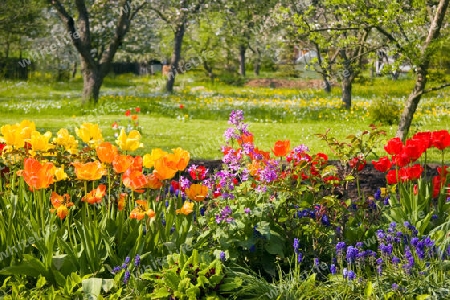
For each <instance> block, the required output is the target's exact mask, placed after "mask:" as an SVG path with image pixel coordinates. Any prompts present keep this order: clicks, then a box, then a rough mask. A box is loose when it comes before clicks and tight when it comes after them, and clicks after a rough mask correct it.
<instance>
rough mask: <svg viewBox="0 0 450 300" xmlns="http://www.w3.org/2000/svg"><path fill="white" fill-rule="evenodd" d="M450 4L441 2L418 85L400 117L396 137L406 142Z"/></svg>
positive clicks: (422, 54) (423, 50)
mask: <svg viewBox="0 0 450 300" xmlns="http://www.w3.org/2000/svg"><path fill="white" fill-rule="evenodd" d="M449 3H450V0H440V1H439V4H438V6H437V8H436V12H435V15H434V18H433V21H432V23H431V25H430V29H429V31H428V35H427V38H426V40H425V42H424V44H423V45H422V48H421V51H420V59H419V61H420V64H419V66H418V68H417V79H416V84H415V85H414V89H413V91H412V92H411V94H410V95H409V97H408V100H407V101H406V104H405V108H404V109H403V112H402V114H401V116H400V121H399V124H398V128H397V133H396V136H397V137H399V138H400V139H402V140H405V139H406V137H407V136H408V133H409V128H410V127H411V123H412V120H413V117H414V113H415V112H416V109H417V106H418V105H419V102H420V99H421V98H422V95H423V93H424V91H425V86H426V83H427V74H428V68H429V66H430V59H431V53H430V52H431V51H432V50H430V47H431V43H432V42H433V41H434V40H436V39H437V38H438V37H439V34H440V31H441V27H442V24H443V22H444V17H445V13H446V11H447V8H448V5H449Z"/></svg>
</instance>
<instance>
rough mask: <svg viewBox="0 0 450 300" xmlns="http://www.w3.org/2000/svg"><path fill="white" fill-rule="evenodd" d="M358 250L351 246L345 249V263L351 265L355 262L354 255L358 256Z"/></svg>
mask: <svg viewBox="0 0 450 300" xmlns="http://www.w3.org/2000/svg"><path fill="white" fill-rule="evenodd" d="M358 252H359V251H358V249H357V248H355V247H353V246H348V247H347V256H346V257H347V262H349V263H352V262H354V261H355V258H356V255H357V254H358Z"/></svg>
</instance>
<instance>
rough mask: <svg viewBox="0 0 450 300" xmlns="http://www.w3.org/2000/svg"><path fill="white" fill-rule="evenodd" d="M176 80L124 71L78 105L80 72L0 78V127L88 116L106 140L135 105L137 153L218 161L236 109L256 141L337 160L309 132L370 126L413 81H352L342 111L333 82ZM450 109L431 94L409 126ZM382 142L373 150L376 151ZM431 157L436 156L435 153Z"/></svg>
mask: <svg viewBox="0 0 450 300" xmlns="http://www.w3.org/2000/svg"><path fill="white" fill-rule="evenodd" d="M177 80H178V84H179V86H178V91H177V93H176V94H174V95H167V94H164V93H162V92H160V88H161V87H162V84H163V83H164V82H163V81H162V80H160V79H155V78H150V77H135V76H128V75H127V76H117V77H114V78H107V79H106V80H105V84H104V86H103V87H102V90H101V92H102V97H101V99H100V103H99V106H98V107H96V108H95V109H92V108H90V107H83V106H81V102H80V101H79V99H80V95H81V88H82V81H81V79H80V78H77V79H75V80H73V81H72V82H70V83H52V82H45V81H43V82H38V81H29V82H13V81H5V82H2V83H0V125H4V124H7V123H16V122H19V121H20V120H22V119H30V120H33V121H34V122H35V123H36V125H37V127H38V128H39V129H40V130H50V131H52V132H53V133H54V134H55V133H56V131H57V130H58V129H59V128H62V127H66V128H68V129H69V130H70V131H71V132H72V134H74V128H75V127H76V126H79V125H80V124H82V123H83V122H93V123H99V124H100V126H101V128H102V130H103V133H104V136H105V137H106V139H108V140H110V141H112V140H114V136H113V135H114V132H113V130H112V129H111V124H112V123H113V122H115V121H117V122H119V123H121V124H126V122H127V118H126V117H125V116H124V112H125V110H127V109H133V108H135V107H140V108H141V113H140V115H139V121H140V126H141V127H142V128H143V130H142V133H143V143H144V146H145V148H144V149H141V150H139V154H144V153H147V152H149V151H150V150H151V149H152V148H156V147H160V148H163V149H166V150H168V149H171V148H174V147H178V146H181V147H183V148H185V149H187V150H188V151H190V152H191V154H192V156H193V157H194V158H199V159H200V158H201V159H218V158H220V156H221V154H220V146H221V145H222V144H223V142H224V140H223V132H224V130H225V129H226V128H227V126H228V124H227V119H228V115H229V113H230V112H231V111H232V110H234V109H242V110H243V111H244V112H245V116H246V121H247V122H249V123H250V130H251V131H252V132H253V133H254V136H255V143H256V144H257V146H258V147H260V148H262V149H264V150H269V149H270V148H271V147H272V146H273V144H274V142H275V141H277V140H279V139H289V140H291V145H292V146H295V145H298V144H302V143H303V144H306V145H307V146H308V147H310V149H311V151H312V152H319V151H321V152H325V153H327V154H328V155H330V157H331V158H335V157H333V155H332V154H331V153H330V151H329V150H328V148H327V146H326V144H325V143H324V142H323V141H320V140H319V139H318V138H317V137H316V136H315V134H318V133H325V132H326V131H327V130H328V129H331V130H332V131H331V134H332V135H333V136H335V137H336V138H338V139H339V140H343V139H344V138H345V137H346V136H348V135H349V134H354V133H357V132H361V131H363V130H366V129H368V128H369V127H368V126H369V125H370V124H371V123H372V122H373V121H374V120H373V115H371V107H372V106H373V105H374V103H375V102H376V101H378V100H379V99H386V98H388V99H389V101H392V102H393V103H398V104H399V105H400V106H402V105H403V102H404V99H405V97H406V96H407V94H408V93H409V91H410V87H411V85H412V83H413V82H412V80H411V79H403V80H398V81H392V80H390V79H387V78H376V79H374V80H366V81H364V82H360V83H356V84H355V87H354V89H353V90H354V93H353V107H352V110H350V111H346V110H343V109H341V100H340V91H339V88H337V87H335V88H333V91H332V93H331V94H330V95H328V94H325V93H324V92H323V91H320V90H314V89H310V90H295V89H271V88H248V87H245V86H244V87H229V86H225V85H223V84H220V83H218V84H214V85H213V84H211V83H201V82H196V81H195V80H193V78H191V77H189V76H187V75H183V76H180V77H179V78H177ZM180 105H182V106H180ZM181 107H182V108H181ZM449 115H450V98H449V95H448V92H445V91H443V92H442V91H441V92H440V93H439V94H438V93H435V94H430V95H429V97H428V98H425V99H423V100H422V102H421V104H420V105H419V109H418V111H417V113H416V115H415V119H414V123H413V126H412V128H411V131H412V132H415V131H423V130H436V129H445V126H444V125H443V124H447V122H448V121H449ZM381 128H382V129H384V130H385V131H386V133H387V135H386V139H387V138H390V137H392V136H394V135H395V131H396V125H395V124H394V125H392V126H389V125H386V126H381ZM382 146H383V145H380V147H379V148H378V149H377V150H378V152H377V153H379V154H380V155H382V154H383V150H382ZM432 159H434V160H439V156H438V155H436V156H433V157H432Z"/></svg>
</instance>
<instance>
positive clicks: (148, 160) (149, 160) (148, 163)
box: [142, 148, 168, 168]
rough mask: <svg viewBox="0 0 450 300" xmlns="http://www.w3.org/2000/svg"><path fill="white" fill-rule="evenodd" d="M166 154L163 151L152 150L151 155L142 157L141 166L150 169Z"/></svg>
mask: <svg viewBox="0 0 450 300" xmlns="http://www.w3.org/2000/svg"><path fill="white" fill-rule="evenodd" d="M167 154H168V153H167V152H165V151H163V150H162V149H160V148H156V149H152V152H151V154H145V155H144V157H142V161H143V165H144V167H145V168H152V167H154V166H155V161H157V160H158V159H160V158H161V157H163V156H166V155H167Z"/></svg>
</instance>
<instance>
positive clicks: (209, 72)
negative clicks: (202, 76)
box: [203, 59, 214, 83]
mask: <svg viewBox="0 0 450 300" xmlns="http://www.w3.org/2000/svg"><path fill="white" fill-rule="evenodd" d="M203 68H204V69H205V71H206V74H207V75H208V77H209V79H211V83H214V73H213V70H212V67H211V66H210V65H209V64H208V62H207V61H206V59H205V60H203Z"/></svg>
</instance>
